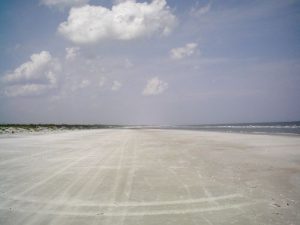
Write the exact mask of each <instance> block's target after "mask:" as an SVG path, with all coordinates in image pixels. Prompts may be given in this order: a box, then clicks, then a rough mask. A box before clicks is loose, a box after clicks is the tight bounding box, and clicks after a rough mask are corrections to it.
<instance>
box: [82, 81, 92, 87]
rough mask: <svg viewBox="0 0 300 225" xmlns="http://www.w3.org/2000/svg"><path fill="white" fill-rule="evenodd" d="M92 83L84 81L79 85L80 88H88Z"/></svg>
mask: <svg viewBox="0 0 300 225" xmlns="http://www.w3.org/2000/svg"><path fill="white" fill-rule="evenodd" d="M90 84H91V82H90V81H89V80H82V81H81V82H80V84H79V88H86V87H88V86H90Z"/></svg>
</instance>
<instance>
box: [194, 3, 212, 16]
mask: <svg viewBox="0 0 300 225" xmlns="http://www.w3.org/2000/svg"><path fill="white" fill-rule="evenodd" d="M210 10H211V3H208V4H207V5H205V6H199V2H197V3H196V6H195V7H193V8H192V9H191V11H190V15H191V16H195V17H199V16H202V15H204V14H206V13H208V12H209V11H210Z"/></svg>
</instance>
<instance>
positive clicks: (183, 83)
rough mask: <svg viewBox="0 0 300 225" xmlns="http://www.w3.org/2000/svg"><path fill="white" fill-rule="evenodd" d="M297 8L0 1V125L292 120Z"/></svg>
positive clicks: (155, 1) (257, 2) (298, 115)
mask: <svg viewBox="0 0 300 225" xmlns="http://www.w3.org/2000/svg"><path fill="white" fill-rule="evenodd" d="M299 24H300V1H299V0H226V1H223V0H199V1H197V0H185V1H182V0H181V1H180V0H149V1H146V0H136V1H135V0H114V1H111V0H26V1H23V0H2V1H1V3H0V28H1V32H0V58H1V60H0V122H2V123H110V124H202V123H229V122H262V121H291V120H300V101H299V99H300V26H299Z"/></svg>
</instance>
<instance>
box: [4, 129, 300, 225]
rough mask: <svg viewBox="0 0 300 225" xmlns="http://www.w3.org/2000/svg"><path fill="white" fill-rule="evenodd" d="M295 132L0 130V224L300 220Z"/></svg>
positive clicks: (191, 224)
mask: <svg viewBox="0 0 300 225" xmlns="http://www.w3.org/2000/svg"><path fill="white" fill-rule="evenodd" d="M299 221H300V137H299V136H290V137H289V136H278V135H277V136H271V135H253V134H233V133H217V132H201V131H183V130H159V129H157V130H151V129H148V130H147V129H139V130H130V129H103V130H81V131H68V132H62V133H52V134H41V135H21V134H20V135H14V136H12V137H8V136H3V137H1V136H0V224H3V225H6V224H7V225H8V224H9V225H12V224H14V225H18V224H22V225H27V224H30V225H34V224H58V225H68V224H78V225H84V224H89V225H90V224H106V225H107V224H110V225H119V224H122V225H144V224H145V225H160V224H161V225H166V224H170V225H196V224H204V225H205V224H207V225H212V224H213V225H217V224H238V225H241V224H242V225H247V224H270V225H271V224H272V225H276V224H278V225H282V224H289V225H292V224H295V225H296V224H299Z"/></svg>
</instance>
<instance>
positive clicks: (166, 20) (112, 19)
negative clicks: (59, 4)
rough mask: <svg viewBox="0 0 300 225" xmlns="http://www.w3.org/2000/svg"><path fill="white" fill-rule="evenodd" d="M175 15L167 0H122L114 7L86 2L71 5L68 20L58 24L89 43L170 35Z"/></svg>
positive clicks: (66, 34)
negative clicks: (85, 3) (92, 4)
mask: <svg viewBox="0 0 300 225" xmlns="http://www.w3.org/2000/svg"><path fill="white" fill-rule="evenodd" d="M175 24H176V17H175V16H174V15H173V14H172V12H171V11H170V9H169V7H168V6H167V2H166V0H153V1H152V2H151V3H147V2H144V3H139V2H136V1H135V0H127V1H121V2H120V3H118V4H117V5H114V6H113V7H112V9H111V10H110V9H108V8H105V7H102V6H91V5H85V6H83V7H80V8H72V9H71V10H70V13H69V17H68V20H67V21H65V22H63V23H61V24H60V25H59V27H58V31H59V33H61V34H62V35H63V36H64V37H66V38H67V39H69V40H71V41H72V42H74V43H79V44H88V43H96V42H99V41H101V40H106V39H113V40H132V39H136V38H140V37H144V36H148V37H149V36H151V35H154V34H161V35H168V34H169V33H170V32H171V31H172V29H173V28H174V26H175Z"/></svg>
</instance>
